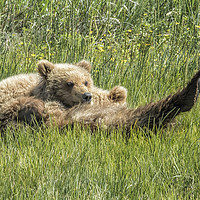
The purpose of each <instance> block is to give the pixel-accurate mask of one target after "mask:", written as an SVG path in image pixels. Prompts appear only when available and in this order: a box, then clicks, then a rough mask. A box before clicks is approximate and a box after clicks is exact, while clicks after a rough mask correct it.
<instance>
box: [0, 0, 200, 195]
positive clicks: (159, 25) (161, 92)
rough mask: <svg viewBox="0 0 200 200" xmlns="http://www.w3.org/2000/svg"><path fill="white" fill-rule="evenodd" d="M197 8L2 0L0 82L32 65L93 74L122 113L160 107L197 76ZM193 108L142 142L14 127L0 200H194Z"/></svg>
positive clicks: (197, 180) (5, 141) (196, 122)
mask: <svg viewBox="0 0 200 200" xmlns="http://www.w3.org/2000/svg"><path fill="white" fill-rule="evenodd" d="M199 17H200V2H199V1H197V0H163V1H157V0H138V1H133V0H118V1H117V0H112V1H111V0H98V1H97V0H84V1H83V0H72V1H70V0H67V1H62V0H57V1H56V0H52V1H49V0H41V1H37V0H32V1H30V0H23V1H22V0H2V1H0V52H1V53H0V79H1V80H2V79H3V78H6V77H8V76H11V75H14V74H19V73H29V72H35V71H36V63H37V61H38V60H40V59H47V60H49V61H51V62H54V63H60V62H68V63H76V62H78V61H80V60H82V59H86V60H88V61H90V62H91V63H92V65H93V70H92V77H93V79H94V83H95V85H96V86H98V87H102V88H104V89H111V88H112V87H113V86H115V85H122V86H124V87H126V88H127V90H128V100H127V101H128V104H129V106H130V107H137V106H139V105H144V104H146V103H149V102H151V101H156V100H159V99H161V98H163V97H165V96H166V95H168V94H170V93H173V92H175V91H176V90H177V89H178V88H181V87H183V86H184V85H186V83H187V81H188V80H189V79H190V78H191V77H192V75H193V74H194V73H195V72H196V71H197V70H198V69H199V62H200V60H199V56H200V49H199V45H200V42H199V41H200V18H199ZM199 108H200V105H199V103H197V105H195V107H194V109H193V110H192V111H191V112H189V113H185V114H182V115H180V116H179V117H178V118H177V119H176V123H175V124H173V125H172V126H170V127H168V128H167V129H161V130H159V131H158V133H157V135H154V134H153V133H150V134H151V137H145V136H144V133H143V131H142V130H141V131H135V130H133V131H132V133H131V136H130V138H129V139H126V138H124V137H123V135H122V130H116V131H113V132H112V133H111V134H110V135H109V136H108V135H107V134H106V132H105V131H103V130H98V131H96V132H95V133H94V134H92V135H91V133H90V131H89V130H88V129H87V128H85V129H81V128H80V127H79V126H78V125H77V126H75V127H74V128H73V129H70V127H69V128H65V129H63V130H58V128H56V127H48V128H47V127H44V126H41V127H39V126H38V127H34V128H31V127H21V128H18V129H15V128H11V129H8V130H6V132H5V133H4V134H2V137H1V138H0V199H199V198H200V192H199V191H200V159H199V158H200V133H199V128H200V111H199Z"/></svg>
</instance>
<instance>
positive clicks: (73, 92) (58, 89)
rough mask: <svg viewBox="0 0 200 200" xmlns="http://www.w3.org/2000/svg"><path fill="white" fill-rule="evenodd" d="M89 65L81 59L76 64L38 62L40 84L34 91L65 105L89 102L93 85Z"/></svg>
mask: <svg viewBox="0 0 200 200" xmlns="http://www.w3.org/2000/svg"><path fill="white" fill-rule="evenodd" d="M90 71H91V65H90V63H89V62H87V61H85V60H82V61H80V62H79V63H78V64H76V65H72V64H53V63H51V62H49V61H47V60H41V61H39V63H38V72H39V74H40V76H41V84H40V86H39V87H38V88H37V91H38V92H36V93H37V94H38V93H40V94H39V96H41V98H43V99H44V100H56V101H60V102H62V103H63V104H64V105H65V106H67V107H72V106H74V105H77V104H79V103H90V102H91V99H92V94H91V93H90V90H91V88H92V87H93V81H92V78H91V74H90Z"/></svg>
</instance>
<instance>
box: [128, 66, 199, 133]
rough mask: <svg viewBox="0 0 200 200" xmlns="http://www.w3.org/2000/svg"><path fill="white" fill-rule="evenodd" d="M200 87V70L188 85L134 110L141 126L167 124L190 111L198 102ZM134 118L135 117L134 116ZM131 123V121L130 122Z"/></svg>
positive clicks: (133, 114)
mask: <svg viewBox="0 0 200 200" xmlns="http://www.w3.org/2000/svg"><path fill="white" fill-rule="evenodd" d="M199 89H200V70H199V71H198V72H197V73H196V74H195V75H194V76H193V78H192V79H191V81H190V82H189V83H188V84H187V86H186V87H185V88H184V89H182V90H180V91H178V92H176V93H175V94H174V95H169V96H168V97H166V98H165V99H162V100H160V101H158V102H155V103H150V104H148V105H146V106H144V107H140V108H138V109H136V110H135V111H134V112H132V116H133V117H134V119H136V121H137V125H138V126H140V127H147V128H150V129H152V128H153V127H154V126H156V127H159V126H163V125H166V124H167V123H168V122H169V121H171V120H172V119H173V118H175V117H176V116H177V115H178V114H179V113H181V112H186V111H189V110H190V109H191V108H192V107H193V105H194V104H195V103H196V101H197V98H198V95H199ZM132 119H133V118H132ZM129 123H130V122H129Z"/></svg>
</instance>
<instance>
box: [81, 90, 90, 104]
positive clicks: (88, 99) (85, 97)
mask: <svg viewBox="0 0 200 200" xmlns="http://www.w3.org/2000/svg"><path fill="white" fill-rule="evenodd" d="M82 98H83V101H84V102H90V101H91V99H92V95H91V93H89V92H86V93H84V94H83V95H82Z"/></svg>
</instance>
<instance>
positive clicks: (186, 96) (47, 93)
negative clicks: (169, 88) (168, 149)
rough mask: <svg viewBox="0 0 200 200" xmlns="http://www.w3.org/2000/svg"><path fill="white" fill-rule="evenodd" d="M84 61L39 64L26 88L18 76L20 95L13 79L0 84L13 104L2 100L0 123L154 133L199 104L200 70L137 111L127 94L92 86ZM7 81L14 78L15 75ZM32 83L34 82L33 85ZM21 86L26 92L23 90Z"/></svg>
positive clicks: (121, 89) (42, 62)
mask: <svg viewBox="0 0 200 200" xmlns="http://www.w3.org/2000/svg"><path fill="white" fill-rule="evenodd" d="M85 62H86V61H81V62H80V63H79V64H77V65H67V66H66V65H64V64H57V65H54V64H52V63H50V62H48V61H40V62H39V64H38V71H39V74H40V77H41V78H38V77H37V76H36V75H35V74H34V75H27V76H25V78H24V77H23V78H22V79H24V80H25V82H24V83H25V84H27V87H24V84H23V82H22V80H21V79H20V77H21V76H20V77H19V79H18V82H17V83H19V82H20V84H19V85H17V88H15V89H16V90H17V89H18V88H20V91H21V92H20V93H21V94H22V96H20V95H16V93H17V91H16V92H15V91H13V88H14V86H13V81H8V80H9V79H7V80H4V81H2V82H1V83H0V87H1V88H3V86H6V84H7V88H8V89H10V88H11V89H12V91H13V93H11V91H10V90H8V91H7V92H6V89H5V90H4V93H3V94H2V96H3V97H5V99H6V100H7V99H8V98H9V97H10V99H11V100H10V101H8V102H7V101H4V100H3V97H2V98H1V107H0V121H1V124H2V125H6V124H7V123H9V122H10V121H16V120H17V119H18V120H20V121H26V122H27V123H29V124H32V123H33V117H32V116H35V119H36V120H38V121H41V119H43V120H44V122H45V123H46V124H47V125H49V124H56V125H58V126H59V127H62V126H66V125H68V124H69V123H77V122H78V123H81V124H83V125H89V126H90V127H91V129H95V128H96V127H103V128H106V129H109V130H110V129H113V128H117V127H119V126H120V127H123V128H124V129H126V130H127V132H129V130H130V129H132V128H134V127H142V128H144V127H145V128H149V129H153V128H157V127H160V126H165V125H167V124H168V123H169V122H170V121H171V120H172V119H173V118H174V117H176V116H177V115H178V114H179V113H181V112H186V111H189V110H190V109H191V108H192V107H193V105H194V104H195V102H196V101H197V97H198V94H199V86H200V81H199V78H200V71H198V72H197V73H196V75H195V76H194V77H193V78H192V79H191V81H190V82H189V83H188V85H187V86H186V87H185V88H184V89H183V90H180V91H178V92H177V93H175V94H174V95H169V96H168V97H166V98H164V99H162V100H160V101H158V102H155V103H150V104H148V105H146V106H143V107H139V108H137V109H130V108H127V106H126V104H125V100H126V96H127V93H126V90H125V89H124V88H123V87H119V86H116V87H114V88H113V89H112V90H111V91H110V92H108V91H104V90H102V89H99V88H96V87H94V86H93V82H92V79H91V76H90V70H91V67H90V65H89V64H88V63H87V62H86V63H87V64H85ZM10 79H12V80H17V78H16V77H11V78H10ZM30 79H33V80H34V85H33V86H31V84H30ZM19 80H20V81H19ZM11 83H12V84H11ZM35 83H36V84H35ZM2 85H3V86H2ZM10 85H11V86H12V87H11V86H10ZM24 88H25V89H26V90H28V91H29V92H28V91H26V92H25V90H24ZM17 94H18V93H17ZM89 94H91V96H92V102H91V101H90V100H91V96H90V95H89Z"/></svg>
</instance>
